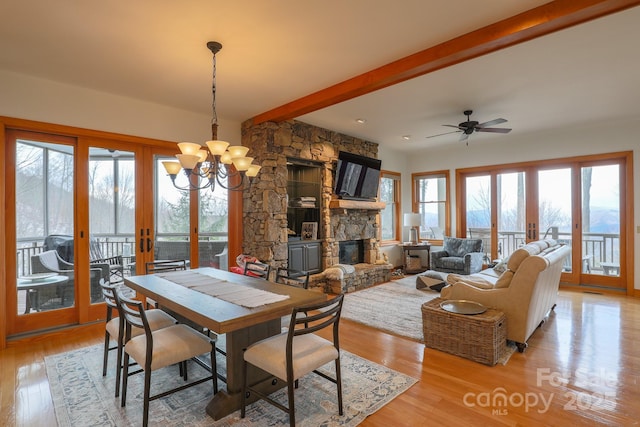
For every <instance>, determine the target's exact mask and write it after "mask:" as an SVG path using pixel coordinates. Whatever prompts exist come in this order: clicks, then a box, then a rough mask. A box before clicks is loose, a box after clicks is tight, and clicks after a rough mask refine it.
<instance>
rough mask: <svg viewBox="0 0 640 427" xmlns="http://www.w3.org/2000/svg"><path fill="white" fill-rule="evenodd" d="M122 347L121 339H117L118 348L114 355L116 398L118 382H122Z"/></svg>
mask: <svg viewBox="0 0 640 427" xmlns="http://www.w3.org/2000/svg"><path fill="white" fill-rule="evenodd" d="M123 349H124V346H123V344H122V339H121V338H119V339H118V348H117V353H116V397H118V396H119V395H120V382H121V381H122V353H123Z"/></svg>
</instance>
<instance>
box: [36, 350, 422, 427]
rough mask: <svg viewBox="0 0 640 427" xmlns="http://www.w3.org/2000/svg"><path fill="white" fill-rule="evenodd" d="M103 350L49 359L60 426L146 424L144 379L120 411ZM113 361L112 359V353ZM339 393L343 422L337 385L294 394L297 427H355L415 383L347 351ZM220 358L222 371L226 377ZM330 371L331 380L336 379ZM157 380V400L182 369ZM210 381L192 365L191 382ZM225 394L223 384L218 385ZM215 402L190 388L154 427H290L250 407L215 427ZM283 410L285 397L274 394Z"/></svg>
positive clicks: (312, 381)
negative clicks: (210, 406)
mask: <svg viewBox="0 0 640 427" xmlns="http://www.w3.org/2000/svg"><path fill="white" fill-rule="evenodd" d="M102 349H103V347H102V346H101V345H97V346H92V347H86V348H82V349H78V350H74V351H71V352H68V353H63V354H59V355H55V356H49V357H46V358H45V366H46V370H47V376H48V377H49V385H50V388H51V396H52V399H53V403H54V408H55V413H56V419H57V423H58V425H59V426H65V427H66V426H139V425H140V424H141V423H142V391H143V376H142V374H139V375H134V376H132V377H130V379H129V387H128V393H127V406H126V407H125V408H121V407H120V402H119V399H116V398H115V397H114V382H115V380H114V375H115V372H114V366H115V363H113V362H114V361H113V359H115V357H113V356H112V355H110V360H109V362H110V366H109V369H108V375H107V376H106V377H103V376H102ZM112 353H113V352H112ZM341 354H342V356H341V367H342V386H343V398H344V415H343V416H340V415H338V408H337V396H336V388H335V385H334V384H333V383H330V382H329V381H327V380H324V379H322V378H320V377H319V376H317V375H313V374H309V375H307V376H305V377H304V378H303V379H302V380H301V381H300V387H299V388H298V389H297V390H296V394H295V397H296V401H295V406H296V421H297V423H296V424H297V425H301V426H314V427H315V426H320V425H325V426H355V425H358V424H359V423H360V422H361V421H362V420H364V419H365V418H366V417H367V416H368V415H371V414H372V413H374V412H375V411H377V410H378V409H380V408H381V407H383V406H384V405H386V404H387V403H389V402H390V401H391V400H393V399H394V398H395V397H396V396H398V395H399V394H401V393H403V392H404V391H406V390H407V389H408V388H409V387H411V386H412V385H413V384H415V383H416V382H417V380H416V379H414V378H411V377H409V376H406V375H404V374H401V373H398V372H396V371H393V370H391V369H389V368H386V367H384V366H381V365H378V364H375V363H373V362H371V361H368V360H365V359H362V358H361V357H358V356H356V355H354V354H351V353H349V352H346V351H344V350H342V352H341ZM222 359H223V358H221V357H219V358H218V361H219V370H223V369H224V363H220V362H223V360H222ZM332 366H333V364H332V363H330V364H328V365H326V368H327V369H326V372H327V373H328V374H330V375H333V370H332ZM172 368H174V367H169V368H166V369H161V370H158V371H156V372H154V373H153V375H152V377H151V382H152V391H151V392H152V394H154V393H156V392H157V390H155V389H154V386H157V387H159V389H160V390H167V389H169V388H171V387H173V386H174V384H176V383H181V379H180V378H179V375H178V373H177V368H176V369H172ZM204 373H205V371H204V370H202V368H200V367H199V366H198V365H196V364H190V366H189V375H190V378H199V377H200V376H201V375H203V374H204ZM219 384H220V386H221V388H222V389H224V383H222V382H219ZM211 396H212V390H211V383H210V382H207V383H204V384H200V385H198V386H194V387H191V388H189V389H186V390H183V391H181V392H178V393H174V394H172V395H169V396H167V397H164V398H161V399H158V400H155V401H153V402H151V403H150V410H149V416H150V420H149V425H153V426H216V427H218V426H219V427H224V426H237V427H244V426H250V427H258V426H259V427H262V426H288V425H289V419H288V416H287V414H285V413H284V412H282V411H280V410H279V409H276V408H274V407H273V406H271V405H269V404H267V403H265V402H256V403H253V404H251V405H249V406H248V407H247V415H246V418H244V419H241V418H240V412H239V411H236V412H235V413H233V414H231V415H229V416H227V417H225V418H223V419H221V420H219V421H214V420H213V419H212V418H211V417H209V416H208V415H207V414H206V412H205V407H206V405H207V403H208V402H209V400H210V399H211ZM274 396H276V400H278V401H280V402H283V403H284V402H286V393H285V390H281V391H280V392H278V393H276V394H274Z"/></svg>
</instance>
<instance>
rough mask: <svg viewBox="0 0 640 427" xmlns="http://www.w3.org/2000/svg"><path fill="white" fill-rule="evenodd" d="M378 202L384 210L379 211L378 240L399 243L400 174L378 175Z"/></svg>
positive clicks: (384, 172)
mask: <svg viewBox="0 0 640 427" xmlns="http://www.w3.org/2000/svg"><path fill="white" fill-rule="evenodd" d="M380 201H381V202H384V203H385V204H386V205H385V208H384V209H383V210H382V211H380V240H382V241H400V224H399V221H398V217H399V215H400V214H399V212H400V174H399V173H397V172H390V171H382V172H381V174H380Z"/></svg>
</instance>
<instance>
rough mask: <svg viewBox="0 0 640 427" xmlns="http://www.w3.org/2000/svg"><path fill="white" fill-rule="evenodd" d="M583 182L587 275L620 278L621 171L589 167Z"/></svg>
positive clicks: (583, 246)
mask: <svg viewBox="0 0 640 427" xmlns="http://www.w3.org/2000/svg"><path fill="white" fill-rule="evenodd" d="M581 179H582V258H583V260H586V261H588V263H587V262H585V268H584V270H583V273H590V274H598V275H605V276H620V168H619V165H617V164H616V165H605V166H588V167H582V169H581Z"/></svg>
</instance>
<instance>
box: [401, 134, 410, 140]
mask: <svg viewBox="0 0 640 427" xmlns="http://www.w3.org/2000/svg"><path fill="white" fill-rule="evenodd" d="M402 139H404V140H405V141H408V140H410V139H411V135H402Z"/></svg>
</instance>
